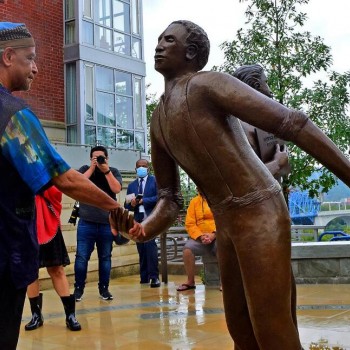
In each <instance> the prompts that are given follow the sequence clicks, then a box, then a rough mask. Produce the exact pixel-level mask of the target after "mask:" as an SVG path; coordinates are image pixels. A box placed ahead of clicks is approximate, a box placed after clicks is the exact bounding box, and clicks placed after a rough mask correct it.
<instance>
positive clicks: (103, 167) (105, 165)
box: [96, 157, 109, 173]
mask: <svg viewBox="0 0 350 350" xmlns="http://www.w3.org/2000/svg"><path fill="white" fill-rule="evenodd" d="M96 159H97V158H96ZM96 166H97V167H98V168H99V169H100V171H101V172H102V173H105V172H107V171H108V170H109V164H108V158H106V157H105V162H104V163H102V164H100V163H99V162H97V161H96Z"/></svg>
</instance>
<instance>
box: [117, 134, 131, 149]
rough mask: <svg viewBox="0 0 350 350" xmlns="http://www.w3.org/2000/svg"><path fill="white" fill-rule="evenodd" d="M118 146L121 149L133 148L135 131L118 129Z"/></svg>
mask: <svg viewBox="0 0 350 350" xmlns="http://www.w3.org/2000/svg"><path fill="white" fill-rule="evenodd" d="M117 147H118V148H121V149H133V148H134V133H133V132H132V131H130V130H118V132H117Z"/></svg>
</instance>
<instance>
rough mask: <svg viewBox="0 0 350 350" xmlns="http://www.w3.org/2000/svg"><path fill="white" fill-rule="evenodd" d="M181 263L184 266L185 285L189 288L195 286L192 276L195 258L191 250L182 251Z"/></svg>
mask: <svg viewBox="0 0 350 350" xmlns="http://www.w3.org/2000/svg"><path fill="white" fill-rule="evenodd" d="M183 261H184V265H185V270H186V274H187V282H186V284H188V285H190V286H194V285H195V280H194V275H195V256H194V254H193V253H192V250H191V249H184V251H183Z"/></svg>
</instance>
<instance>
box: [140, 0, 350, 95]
mask: <svg viewBox="0 0 350 350" xmlns="http://www.w3.org/2000/svg"><path fill="white" fill-rule="evenodd" d="M248 3H249V0H248V1H247V2H243V3H240V2H239V0H211V1H210V0H143V28H144V49H145V62H146V84H151V86H150V87H149V88H148V89H147V93H155V94H156V95H157V96H160V95H161V93H162V92H163V88H164V84H163V77H162V76H161V75H160V74H159V73H157V72H156V71H155V70H154V68H153V65H154V60H153V56H154V49H155V47H156V45H157V38H158V36H159V35H160V34H161V33H162V32H163V31H164V30H165V28H166V27H167V26H168V25H169V24H170V23H171V22H172V21H175V20H179V19H186V20H190V21H192V22H195V23H197V24H198V25H200V26H201V27H202V28H203V29H204V30H205V31H206V32H207V34H208V37H209V40H210V44H211V49H210V56H209V61H208V64H207V65H206V67H205V68H204V70H210V69H211V68H212V67H213V66H214V65H217V66H219V65H221V64H222V63H223V62H224V55H223V53H222V51H221V49H220V48H219V45H220V44H222V43H223V42H224V41H225V40H228V41H232V40H233V39H234V38H235V36H236V33H237V30H238V29H240V28H245V27H246V26H245V21H246V17H245V16H244V12H245V10H246V8H247V6H248ZM301 10H302V12H306V13H307V15H308V20H307V21H306V25H305V26H304V27H303V30H308V31H310V32H311V34H312V35H313V36H320V37H321V38H323V39H324V43H325V44H326V45H328V46H330V47H331V49H332V51H331V53H332V55H333V66H332V67H331V68H332V69H333V70H335V71H337V72H340V73H343V72H345V71H350V25H349V24H348V18H349V13H350V1H349V0H332V1H329V0H310V1H309V3H308V4H307V5H303V6H302V7H301Z"/></svg>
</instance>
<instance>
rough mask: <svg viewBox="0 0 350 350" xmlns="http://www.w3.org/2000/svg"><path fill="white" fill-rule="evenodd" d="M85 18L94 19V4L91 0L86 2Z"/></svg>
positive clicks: (85, 0)
mask: <svg viewBox="0 0 350 350" xmlns="http://www.w3.org/2000/svg"><path fill="white" fill-rule="evenodd" d="M83 15H84V17H88V18H92V3H91V0H84V9H83Z"/></svg>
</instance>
